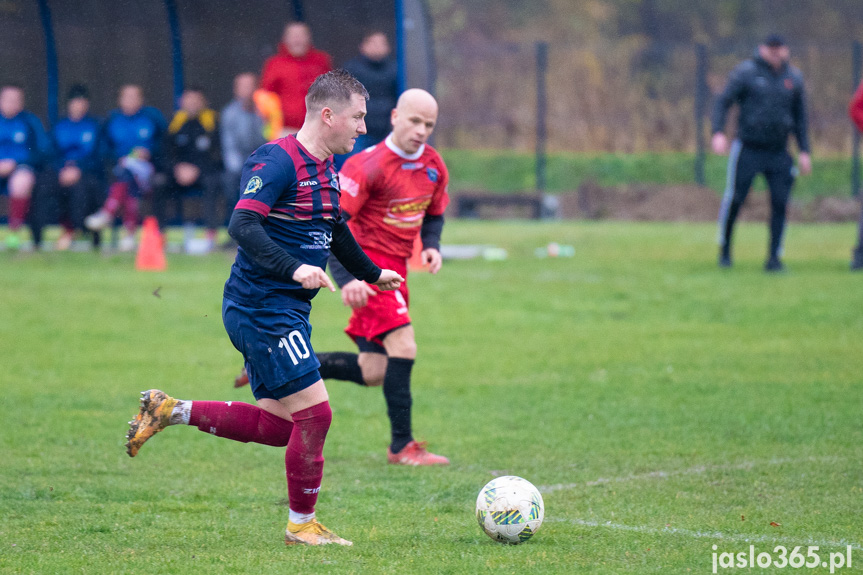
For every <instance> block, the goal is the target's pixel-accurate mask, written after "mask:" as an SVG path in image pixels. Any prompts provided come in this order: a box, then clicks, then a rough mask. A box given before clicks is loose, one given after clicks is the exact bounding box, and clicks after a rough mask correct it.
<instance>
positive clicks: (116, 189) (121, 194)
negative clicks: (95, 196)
mask: <svg viewBox="0 0 863 575" xmlns="http://www.w3.org/2000/svg"><path fill="white" fill-rule="evenodd" d="M128 195H129V184H127V183H126V182H114V183H113V184H111V187H110V188H108V199H107V200H105V205H104V206H102V209H103V210H105V211H106V212H108V213H109V214H111V215H112V216H113V215H114V214H116V213H117V210H119V209H120V206H122V205H123V203H124V202H125V201H126V196H128Z"/></svg>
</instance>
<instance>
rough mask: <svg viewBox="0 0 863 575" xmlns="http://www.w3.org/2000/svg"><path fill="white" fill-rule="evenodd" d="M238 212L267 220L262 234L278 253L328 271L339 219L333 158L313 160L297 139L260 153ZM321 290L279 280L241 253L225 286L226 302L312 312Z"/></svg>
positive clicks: (247, 172) (246, 172)
mask: <svg viewBox="0 0 863 575" xmlns="http://www.w3.org/2000/svg"><path fill="white" fill-rule="evenodd" d="M240 181H241V190H242V193H241V194H240V200H239V201H238V202H237V205H236V207H235V209H237V210H251V211H253V212H256V213H258V214H261V215H262V216H264V217H265V218H266V220H265V221H264V230H265V231H266V233H267V235H268V236H269V237H270V238H271V239H272V240H273V241H274V242H275V243H276V245H278V246H279V247H280V248H282V249H283V250H285V251H286V252H288V253H289V254H290V255H291V256H293V257H295V258H296V259H297V260H299V261H300V262H302V263H304V264H309V265H313V266H317V267H319V268H321V269H326V266H327V258H328V257H329V255H330V242H331V241H332V234H333V222H334V220H335V219H337V218H338V217H339V215H340V207H339V194H340V192H339V179H338V175H337V174H336V171H335V168H334V167H333V159H332V157H329V158H327V159H326V160H324V161H320V160H318V159H317V158H315V157H314V156H313V155H312V154H311V153H309V151H308V150H306V149H305V148H304V147H303V145H302V144H300V143H299V142H298V141H297V138H296V137H295V136H288V137H287V138H281V139H279V140H276V141H274V142H271V143H269V144H264V145H263V146H261V147H260V148H258V149H257V150H256V151H255V152H254V153H253V154H252V155H251V156H249V158H248V159H247V160H246V163H245V165H244V166H243V175H242V178H241V180H240ZM317 293H318V290H317V289H313V290H307V289H304V288H303V287H302V286H301V285H300V284H298V283H296V282H294V281H292V280H285V279H282V278H278V277H275V276H273V275H272V274H270V273H269V272H267V271H266V270H265V269H263V268H262V267H261V266H259V265H257V264H256V263H255V262H254V261H253V260H252V258H251V257H250V256H249V255H248V254H247V253H246V252H245V250H243V248H242V247H240V248H239V249H238V250H237V259H236V261H235V262H234V265H233V267H232V268H231V276H230V277H229V278H228V281H227V282H226V283H225V297H226V298H228V299H230V300H233V301H235V302H237V303H239V304H242V305H246V306H249V307H258V308H261V307H289V308H295V307H297V306H298V304H299V307H304V308H307V309H310V303H309V302H311V299H312V298H313V297H315V294H317Z"/></svg>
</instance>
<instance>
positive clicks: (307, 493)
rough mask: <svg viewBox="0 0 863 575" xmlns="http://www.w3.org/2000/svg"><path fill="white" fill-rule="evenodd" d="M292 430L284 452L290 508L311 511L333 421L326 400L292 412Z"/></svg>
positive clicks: (313, 506) (300, 511) (312, 510)
mask: <svg viewBox="0 0 863 575" xmlns="http://www.w3.org/2000/svg"><path fill="white" fill-rule="evenodd" d="M291 417H293V418H294V432H293V433H291V439H290V441H288V449H287V451H286V452H285V469H286V471H287V475H288V502H289V503H290V509H291V511H296V512H297V513H312V512H314V510H315V503H316V502H317V500H318V491H320V490H321V479H322V478H323V476H324V440H326V438H327V431H328V430H329V429H330V423H331V422H332V420H333V411H332V410H331V409H330V404H329V402H328V401H325V402H323V403H319V404H317V405H314V406H312V407H309V408H308V409H303V410H300V411H297V412H296V413H293V414H291Z"/></svg>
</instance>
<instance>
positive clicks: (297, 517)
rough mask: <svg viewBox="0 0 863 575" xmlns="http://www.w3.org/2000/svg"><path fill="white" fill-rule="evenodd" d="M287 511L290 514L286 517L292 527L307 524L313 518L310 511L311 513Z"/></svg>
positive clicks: (313, 513) (313, 514)
mask: <svg viewBox="0 0 863 575" xmlns="http://www.w3.org/2000/svg"><path fill="white" fill-rule="evenodd" d="M288 511H289V512H290V516H289V517H288V519H289V520H290V521H291V523H293V524H294V525H302V524H303V523H308V522H309V521H311V520H312V519H314V518H315V512H314V511H312V512H311V513H297V512H296V511H294V510H293V509H289V510H288Z"/></svg>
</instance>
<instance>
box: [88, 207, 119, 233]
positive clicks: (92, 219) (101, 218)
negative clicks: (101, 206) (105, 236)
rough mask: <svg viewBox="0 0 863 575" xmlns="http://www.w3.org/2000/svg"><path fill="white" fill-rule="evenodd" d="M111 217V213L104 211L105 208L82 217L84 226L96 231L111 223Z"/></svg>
mask: <svg viewBox="0 0 863 575" xmlns="http://www.w3.org/2000/svg"><path fill="white" fill-rule="evenodd" d="M112 219H113V217H112V216H111V214H109V213H108V212H106V211H105V210H99V211H98V212H96V213H95V214H90V215H89V216H87V217H86V218H84V226H85V227H86V228H87V229H88V230H92V231H94V232H97V231H99V230H104V229H105V228H107V227H108V226H109V225H111V220H112Z"/></svg>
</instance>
